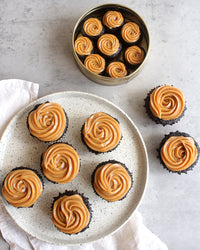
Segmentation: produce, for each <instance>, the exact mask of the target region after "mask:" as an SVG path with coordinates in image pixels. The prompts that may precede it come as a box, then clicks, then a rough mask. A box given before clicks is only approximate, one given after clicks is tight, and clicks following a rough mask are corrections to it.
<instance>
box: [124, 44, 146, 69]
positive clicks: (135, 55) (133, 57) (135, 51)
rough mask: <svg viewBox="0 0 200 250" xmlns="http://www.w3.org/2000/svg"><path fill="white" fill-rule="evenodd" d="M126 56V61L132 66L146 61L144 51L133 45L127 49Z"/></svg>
mask: <svg viewBox="0 0 200 250" xmlns="http://www.w3.org/2000/svg"><path fill="white" fill-rule="evenodd" d="M124 56H125V60H126V61H127V62H128V63H130V64H131V65H138V64H140V63H141V62H142V61H143V60H144V50H143V49H141V48H140V47H138V46H136V45H133V46H131V47H128V48H127V49H126V51H125V54H124Z"/></svg>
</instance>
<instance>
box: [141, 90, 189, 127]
mask: <svg viewBox="0 0 200 250" xmlns="http://www.w3.org/2000/svg"><path fill="white" fill-rule="evenodd" d="M145 107H146V111H147V113H148V115H149V117H150V118H151V119H152V120H153V121H155V122H156V123H158V124H162V125H163V126H165V125H172V124H174V123H176V122H178V121H179V120H180V119H181V117H183V115H184V111H185V110H186V105H185V97H184V95H183V93H182V92H181V91H180V90H179V89H178V88H175V87H174V86H170V85H163V86H158V87H156V88H154V89H152V90H151V91H150V92H149V93H148V95H147V97H146V99H145Z"/></svg>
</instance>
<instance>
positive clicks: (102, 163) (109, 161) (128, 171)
mask: <svg viewBox="0 0 200 250" xmlns="http://www.w3.org/2000/svg"><path fill="white" fill-rule="evenodd" d="M107 163H119V164H120V165H122V166H123V167H124V168H125V169H126V171H127V173H128V175H129V176H130V178H131V187H130V188H129V190H128V192H127V193H126V194H125V195H124V196H123V197H122V198H121V199H120V200H117V201H121V200H123V199H125V198H126V196H127V195H128V193H129V191H130V190H131V188H132V186H133V182H134V181H133V176H132V173H131V172H130V170H129V169H128V168H127V166H126V165H125V164H124V163H121V162H119V161H116V160H108V161H105V162H101V163H99V164H98V165H97V166H96V168H95V169H94V171H93V173H92V176H91V183H92V187H93V190H94V192H95V194H96V195H97V196H99V197H100V198H101V199H102V200H105V201H107V202H113V201H108V200H106V199H104V198H102V197H101V196H100V195H99V194H98V193H97V192H96V190H95V188H94V176H95V173H96V171H97V169H98V168H100V167H101V166H103V165H105V164H107ZM115 202H116V201H115Z"/></svg>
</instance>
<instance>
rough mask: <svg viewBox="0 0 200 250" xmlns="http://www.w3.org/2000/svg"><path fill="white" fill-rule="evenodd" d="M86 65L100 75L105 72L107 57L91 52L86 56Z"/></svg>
mask: <svg viewBox="0 0 200 250" xmlns="http://www.w3.org/2000/svg"><path fill="white" fill-rule="evenodd" d="M84 65H85V67H86V68H87V69H88V70H90V71H91V72H93V73H95V74H97V75H99V74H102V73H103V72H104V70H105V67H106V62H105V59H104V58H103V57H102V56H100V55H99V54H91V55H88V56H87V57H86V58H85V60H84Z"/></svg>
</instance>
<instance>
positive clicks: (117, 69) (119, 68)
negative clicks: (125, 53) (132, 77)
mask: <svg viewBox="0 0 200 250" xmlns="http://www.w3.org/2000/svg"><path fill="white" fill-rule="evenodd" d="M106 72H107V73H108V75H109V76H111V77H113V78H121V77H124V76H126V75H127V70H126V67H125V65H124V63H122V62H117V61H116V62H111V63H110V64H109V65H108V67H107V69H106Z"/></svg>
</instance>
